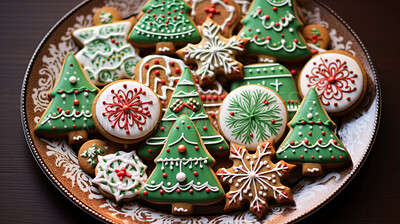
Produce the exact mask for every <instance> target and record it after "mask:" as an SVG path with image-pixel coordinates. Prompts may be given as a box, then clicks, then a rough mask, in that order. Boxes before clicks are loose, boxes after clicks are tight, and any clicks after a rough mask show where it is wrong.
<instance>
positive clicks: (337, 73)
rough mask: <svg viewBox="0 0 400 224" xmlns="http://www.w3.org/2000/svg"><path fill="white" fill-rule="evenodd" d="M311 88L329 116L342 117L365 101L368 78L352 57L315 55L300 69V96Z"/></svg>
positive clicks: (342, 53) (336, 52)
mask: <svg viewBox="0 0 400 224" xmlns="http://www.w3.org/2000/svg"><path fill="white" fill-rule="evenodd" d="M311 88H314V89H315V90H316V91H317V93H318V96H319V98H320V99H321V102H322V104H323V105H324V107H325V109H326V111H327V112H328V113H329V114H331V115H335V116H337V115H343V114H346V113H348V112H350V111H351V110H353V109H354V108H355V107H357V105H358V104H359V103H360V102H361V100H362V99H363V97H364V95H365V92H366V89H367V76H366V73H365V70H364V67H363V66H362V64H361V62H360V61H358V59H357V58H355V57H354V56H353V55H351V54H349V53H347V52H345V51H339V50H330V51H326V52H324V53H320V54H318V55H315V56H314V57H313V58H312V59H311V60H310V61H308V62H307V64H306V65H305V66H304V67H303V70H301V72H300V77H299V90H300V94H302V95H305V94H306V93H307V92H308V90H309V89H311Z"/></svg>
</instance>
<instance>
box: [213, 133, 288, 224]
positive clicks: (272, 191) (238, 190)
mask: <svg viewBox="0 0 400 224" xmlns="http://www.w3.org/2000/svg"><path fill="white" fill-rule="evenodd" d="M274 155H275V149H274V141H273V140H269V141H267V142H263V143H260V144H258V145H257V149H256V152H255V153H254V154H250V153H249V152H248V150H247V149H246V147H245V146H242V145H238V144H235V143H231V153H230V156H229V158H230V159H231V160H232V161H233V166H232V167H231V168H221V169H219V170H218V171H217V176H218V177H220V178H221V181H222V182H223V183H226V184H228V185H229V187H230V191H229V192H227V193H226V194H225V195H226V203H225V208H224V209H225V211H232V210H238V209H241V208H242V207H243V206H244V205H245V204H246V202H247V201H248V202H249V203H250V211H251V212H252V213H253V214H255V215H256V216H257V218H258V219H262V218H263V217H264V216H265V214H266V212H267V211H268V210H269V203H270V202H271V201H275V202H277V203H278V204H286V203H294V200H293V195H292V191H291V190H290V188H289V187H286V186H285V185H283V184H282V183H281V181H282V180H285V179H286V178H288V177H289V176H290V174H291V172H292V171H293V170H294V168H295V167H296V166H295V165H291V164H288V163H286V162H284V161H282V160H281V161H279V162H278V163H273V162H272V158H274Z"/></svg>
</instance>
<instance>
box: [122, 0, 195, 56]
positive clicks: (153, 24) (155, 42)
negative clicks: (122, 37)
mask: <svg viewBox="0 0 400 224" xmlns="http://www.w3.org/2000/svg"><path fill="white" fill-rule="evenodd" d="M190 10H191V8H190V6H189V5H188V4H186V2H185V0H167V1H164V0H149V1H148V2H147V3H146V4H145V6H144V7H143V9H142V12H143V13H142V14H141V15H142V16H141V17H140V19H139V21H138V22H137V24H136V25H135V26H134V27H133V30H132V32H131V33H130V35H129V40H130V41H131V43H132V44H133V45H135V46H137V47H141V48H154V47H155V49H156V52H157V54H166V55H172V54H174V53H175V46H176V45H178V46H183V45H185V44H187V43H197V42H199V41H200V39H201V35H200V33H199V31H198V30H197V27H196V25H195V24H194V22H193V21H192V19H191V18H190V15H189V12H190Z"/></svg>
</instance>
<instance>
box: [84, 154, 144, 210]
mask: <svg viewBox="0 0 400 224" xmlns="http://www.w3.org/2000/svg"><path fill="white" fill-rule="evenodd" d="M98 160H99V162H98V164H97V166H96V177H95V178H94V179H93V180H92V184H95V185H97V186H98V187H99V189H100V191H101V192H102V193H103V194H104V195H105V196H106V197H109V198H115V200H116V201H117V202H120V201H128V200H131V199H133V198H134V197H136V196H137V195H138V191H139V188H140V187H141V186H142V185H143V184H144V183H145V182H146V180H147V174H146V168H147V166H146V165H144V164H143V163H142V161H141V160H140V159H139V157H138V156H137V155H136V152H135V151H132V152H129V153H128V152H122V151H119V152H117V153H114V154H109V155H106V156H99V157H98Z"/></svg>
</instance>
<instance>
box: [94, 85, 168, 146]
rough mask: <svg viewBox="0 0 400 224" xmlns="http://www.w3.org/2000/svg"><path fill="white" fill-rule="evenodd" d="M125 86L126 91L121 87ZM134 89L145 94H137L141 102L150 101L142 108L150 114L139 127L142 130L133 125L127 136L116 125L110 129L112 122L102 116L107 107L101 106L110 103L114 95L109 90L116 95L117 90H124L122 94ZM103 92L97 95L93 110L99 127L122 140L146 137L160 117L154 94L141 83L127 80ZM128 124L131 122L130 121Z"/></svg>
mask: <svg viewBox="0 0 400 224" xmlns="http://www.w3.org/2000/svg"><path fill="white" fill-rule="evenodd" d="M125 84H126V85H127V88H126V89H125V88H124V87H123V85H125ZM135 88H136V89H138V90H139V89H140V88H142V91H145V92H146V94H145V95H144V94H139V96H140V100H141V101H144V102H147V101H152V102H153V103H152V104H150V103H145V104H143V106H144V107H147V108H148V111H149V112H150V114H151V116H150V117H146V121H145V123H144V124H142V125H140V126H141V127H142V130H139V128H138V126H137V125H136V124H133V125H132V126H129V134H128V133H126V130H125V129H124V128H120V127H119V126H118V125H116V126H115V127H114V128H112V127H111V124H113V123H114V122H111V121H109V119H108V116H103V113H105V112H106V110H105V108H106V106H107V105H104V104H103V101H105V102H108V103H112V98H113V96H114V94H113V93H111V90H114V92H115V93H118V90H124V92H127V91H128V90H133V89H135ZM103 90H104V91H103V92H102V93H101V94H100V95H98V100H97V104H96V107H95V108H96V117H97V120H98V122H99V124H100V125H101V127H102V128H103V129H104V130H105V131H106V132H107V133H109V134H111V135H113V136H116V137H119V138H122V139H129V140H131V139H139V138H142V137H144V136H146V135H148V134H149V133H150V132H151V131H152V130H153V129H154V127H155V126H156V125H157V124H158V121H159V119H160V116H161V105H160V104H159V101H158V97H157V95H156V94H154V92H152V91H151V89H150V88H148V87H146V86H144V85H143V84H141V83H138V82H135V81H128V80H127V81H121V82H116V83H114V84H111V85H109V86H107V87H106V88H105V89H103ZM130 122H133V121H132V120H130ZM133 123H134V122H133Z"/></svg>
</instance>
